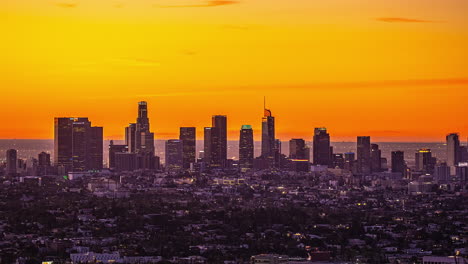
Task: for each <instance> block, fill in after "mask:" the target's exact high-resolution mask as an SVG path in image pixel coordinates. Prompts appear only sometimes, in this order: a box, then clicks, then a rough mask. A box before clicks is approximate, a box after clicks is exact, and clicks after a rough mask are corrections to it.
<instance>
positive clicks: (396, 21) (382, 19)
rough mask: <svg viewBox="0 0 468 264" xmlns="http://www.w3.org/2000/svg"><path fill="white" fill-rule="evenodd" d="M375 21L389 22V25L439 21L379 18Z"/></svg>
mask: <svg viewBox="0 0 468 264" xmlns="http://www.w3.org/2000/svg"><path fill="white" fill-rule="evenodd" d="M376 20H377V21H381V22H389V23H438V22H440V21H435V20H423V19H414V18H406V17H379V18H376Z"/></svg>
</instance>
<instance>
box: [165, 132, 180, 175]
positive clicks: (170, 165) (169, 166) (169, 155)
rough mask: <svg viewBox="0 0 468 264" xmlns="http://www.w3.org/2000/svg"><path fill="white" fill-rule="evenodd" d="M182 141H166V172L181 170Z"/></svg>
mask: <svg viewBox="0 0 468 264" xmlns="http://www.w3.org/2000/svg"><path fill="white" fill-rule="evenodd" d="M183 159H184V156H183V144H182V140H179V139H169V140H167V141H166V171H178V170H181V169H182V168H183Z"/></svg>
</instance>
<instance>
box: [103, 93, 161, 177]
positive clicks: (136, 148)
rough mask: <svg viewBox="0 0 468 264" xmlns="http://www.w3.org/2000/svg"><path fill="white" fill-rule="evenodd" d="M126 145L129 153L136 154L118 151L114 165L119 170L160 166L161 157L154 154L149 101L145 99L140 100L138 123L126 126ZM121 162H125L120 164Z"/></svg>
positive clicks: (151, 168)
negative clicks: (125, 153)
mask: <svg viewBox="0 0 468 264" xmlns="http://www.w3.org/2000/svg"><path fill="white" fill-rule="evenodd" d="M125 145H127V149H128V153H129V154H134V155H123V154H122V153H117V152H116V154H118V155H116V156H115V158H116V159H115V164H114V165H115V167H116V168H117V169H118V170H134V169H135V170H136V169H146V170H153V169H156V168H159V162H158V160H159V158H158V157H156V156H155V155H154V133H152V132H151V131H150V121H149V118H148V103H147V102H145V101H141V102H138V117H137V119H136V123H130V124H129V126H128V127H126V128H125ZM109 155H110V153H109ZM117 156H118V157H117ZM109 160H110V156H109ZM109 162H110V161H109ZM120 162H122V163H123V164H118V163H120ZM113 163H114V162H113Z"/></svg>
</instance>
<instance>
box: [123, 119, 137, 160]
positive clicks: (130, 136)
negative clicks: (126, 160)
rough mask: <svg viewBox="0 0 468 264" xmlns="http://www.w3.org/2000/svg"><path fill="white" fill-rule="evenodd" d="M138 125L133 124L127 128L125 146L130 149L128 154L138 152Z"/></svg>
mask: <svg viewBox="0 0 468 264" xmlns="http://www.w3.org/2000/svg"><path fill="white" fill-rule="evenodd" d="M135 140H136V124H135V123H131V124H129V125H128V127H126V128H125V144H126V145H127V147H128V152H130V153H135V152H136V143H135Z"/></svg>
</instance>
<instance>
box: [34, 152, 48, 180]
mask: <svg viewBox="0 0 468 264" xmlns="http://www.w3.org/2000/svg"><path fill="white" fill-rule="evenodd" d="M37 172H38V174H39V175H47V174H49V173H50V172H51V163H50V154H49V153H46V152H41V153H39V155H38V156H37Z"/></svg>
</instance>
